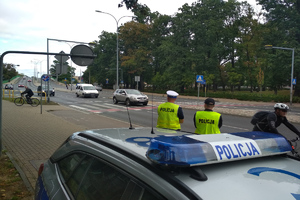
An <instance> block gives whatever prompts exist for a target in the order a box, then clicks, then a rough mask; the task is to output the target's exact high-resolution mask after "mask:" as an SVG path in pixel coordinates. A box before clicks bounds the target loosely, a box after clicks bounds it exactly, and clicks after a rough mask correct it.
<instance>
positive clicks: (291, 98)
mask: <svg viewBox="0 0 300 200" xmlns="http://www.w3.org/2000/svg"><path fill="white" fill-rule="evenodd" d="M265 49H283V50H291V51H292V70H291V89H290V105H292V102H293V76H294V75H293V73H294V53H295V50H294V48H285V47H274V46H272V45H265Z"/></svg>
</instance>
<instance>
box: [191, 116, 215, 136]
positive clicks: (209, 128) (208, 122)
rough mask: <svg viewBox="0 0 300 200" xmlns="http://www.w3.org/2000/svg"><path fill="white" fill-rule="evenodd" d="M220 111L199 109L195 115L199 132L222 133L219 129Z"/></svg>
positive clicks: (196, 131)
mask: <svg viewBox="0 0 300 200" xmlns="http://www.w3.org/2000/svg"><path fill="white" fill-rule="evenodd" d="M220 116H221V114H220V113H217V112H213V111H197V112H196V116H195V124H196V127H197V128H196V130H195V133H198V134H216V133H221V131H220V129H219V120H220Z"/></svg>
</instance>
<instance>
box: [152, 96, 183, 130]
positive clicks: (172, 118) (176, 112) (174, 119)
mask: <svg viewBox="0 0 300 200" xmlns="http://www.w3.org/2000/svg"><path fill="white" fill-rule="evenodd" d="M167 95H168V97H167V102H166V103H162V104H160V105H159V106H158V108H157V113H158V118H157V126H156V127H157V128H167V129H174V130H180V129H181V126H180V124H181V123H183V121H184V115H183V111H182V108H181V107H180V106H179V105H177V104H175V101H176V99H177V96H178V93H177V92H175V91H173V90H168V91H167Z"/></svg>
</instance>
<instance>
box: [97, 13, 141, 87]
mask: <svg viewBox="0 0 300 200" xmlns="http://www.w3.org/2000/svg"><path fill="white" fill-rule="evenodd" d="M96 12H98V13H103V14H107V15H110V16H112V17H113V18H114V20H115V21H116V23H117V67H116V68H117V80H116V81H117V82H116V89H119V21H120V19H122V18H123V17H136V16H122V17H120V18H119V19H118V20H117V19H116V18H115V17H114V16H113V15H112V14H110V13H107V12H102V11H100V10H96Z"/></svg>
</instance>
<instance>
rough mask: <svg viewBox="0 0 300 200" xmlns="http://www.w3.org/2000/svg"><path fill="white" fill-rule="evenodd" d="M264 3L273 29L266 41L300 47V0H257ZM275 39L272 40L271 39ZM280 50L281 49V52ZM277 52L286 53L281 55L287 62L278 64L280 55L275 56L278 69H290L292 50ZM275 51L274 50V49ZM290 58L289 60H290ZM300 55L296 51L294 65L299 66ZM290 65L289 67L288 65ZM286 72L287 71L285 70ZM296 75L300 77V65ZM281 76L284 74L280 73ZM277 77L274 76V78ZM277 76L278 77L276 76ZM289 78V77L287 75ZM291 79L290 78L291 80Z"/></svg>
mask: <svg viewBox="0 0 300 200" xmlns="http://www.w3.org/2000/svg"><path fill="white" fill-rule="evenodd" d="M257 2H259V3H260V5H262V8H263V9H264V10H265V11H266V12H265V17H266V25H267V26H268V27H269V28H270V30H272V31H271V32H270V33H269V34H268V38H265V41H267V42H268V43H266V44H271V45H273V46H278V47H287V48H295V49H297V48H299V47H300V0H287V1H281V0H257ZM269 38H271V39H273V40H271V39H269ZM278 51H281V52H280V53H279V52H278ZM278 51H276V54H277V55H278V54H286V56H284V57H281V56H280V57H281V58H282V59H284V60H285V62H283V63H281V65H278V62H280V61H282V60H279V59H278V57H277V56H276V57H275V56H273V57H271V58H273V59H274V60H272V63H273V64H274V65H275V66H277V68H276V70H277V71H281V72H283V70H286V71H287V70H288V69H289V70H290V68H291V64H290V63H291V51H288V52H283V51H284V50H278ZM273 52H274V51H273ZM288 60H289V61H288ZM299 63H300V55H299V53H298V52H297V51H296V52H295V63H294V66H299ZM288 66H289V67H288ZM284 72H285V71H284ZM294 74H295V77H300V69H299V67H295V73H294ZM279 76H282V74H281V75H279ZM274 78H275V77H273V79H274ZM276 78H277V77H276ZM285 78H287V77H285ZM289 81H290V80H289ZM294 95H295V96H300V84H297V85H296V87H295V94H294Z"/></svg>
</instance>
